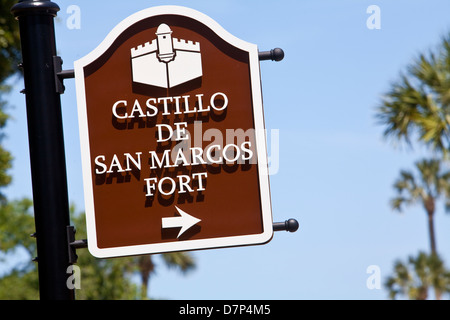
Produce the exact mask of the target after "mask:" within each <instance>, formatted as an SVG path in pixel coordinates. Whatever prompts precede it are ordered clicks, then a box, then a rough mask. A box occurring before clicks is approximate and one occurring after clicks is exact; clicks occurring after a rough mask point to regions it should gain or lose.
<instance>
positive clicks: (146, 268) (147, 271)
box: [136, 252, 195, 299]
mask: <svg viewBox="0 0 450 320" xmlns="http://www.w3.org/2000/svg"><path fill="white" fill-rule="evenodd" d="M152 257H153V255H144V256H140V257H137V262H136V264H137V267H138V270H139V274H140V276H141V281H142V282H141V298H142V299H146V298H147V294H148V284H149V280H150V276H151V275H152V274H153V273H155V264H154V262H153V259H152ZM161 257H162V259H163V261H164V262H165V264H166V266H167V267H169V268H175V269H178V270H179V271H181V272H182V273H186V272H188V271H190V270H192V269H194V268H195V261H194V260H193V258H192V256H191V255H190V254H189V253H187V252H171V253H163V254H161Z"/></svg>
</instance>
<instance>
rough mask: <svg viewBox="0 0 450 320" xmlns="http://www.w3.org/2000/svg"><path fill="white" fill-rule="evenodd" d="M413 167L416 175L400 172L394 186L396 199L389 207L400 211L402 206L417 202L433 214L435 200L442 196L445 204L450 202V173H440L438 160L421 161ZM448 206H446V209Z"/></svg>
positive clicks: (440, 165) (404, 171) (440, 167)
mask: <svg viewBox="0 0 450 320" xmlns="http://www.w3.org/2000/svg"><path fill="white" fill-rule="evenodd" d="M415 165H416V169H417V170H416V171H417V173H418V174H417V175H415V174H413V173H412V172H410V171H407V170H401V171H400V177H399V178H398V179H397V180H396V182H395V184H394V188H395V190H396V191H397V197H395V198H393V199H392V200H391V206H392V208H393V209H395V210H398V211H402V210H403V206H404V205H411V204H415V203H417V202H419V203H420V204H422V205H423V206H424V208H425V209H426V210H427V212H429V213H431V214H433V213H434V210H435V201H436V200H437V199H439V198H440V197H442V196H443V197H444V198H445V199H446V201H447V203H448V202H449V201H450V198H449V197H450V171H444V172H442V164H441V161H440V160H438V159H430V160H428V159H423V160H421V161H418V162H416V164H415ZM449 205H450V203H448V205H446V209H447V208H449Z"/></svg>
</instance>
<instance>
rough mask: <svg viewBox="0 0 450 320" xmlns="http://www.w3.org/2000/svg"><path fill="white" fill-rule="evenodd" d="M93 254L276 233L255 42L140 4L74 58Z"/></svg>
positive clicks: (246, 240)
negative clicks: (139, 8)
mask: <svg viewBox="0 0 450 320" xmlns="http://www.w3.org/2000/svg"><path fill="white" fill-rule="evenodd" d="M75 78H76V79H75V80H76V87H77V101H78V116H79V127H80V141H81V150H82V152H81V153H82V166H83V183H84V192H85V207H86V224H87V231H88V246H89V251H90V252H91V253H92V254H93V255H94V256H97V257H116V256H126V255H138V254H151V253H161V252H170V251H180V250H194V249H207V248H219V247H228V246H239V245H252V244H262V243H266V242H268V241H269V240H270V239H271V238H272V235H273V228H272V213H271V204H270V192H269V180H268V167H267V152H266V142H265V132H264V116H263V106H262V94H261V83H260V82H261V78H260V71H259V59H258V48H257V46H256V45H254V44H250V43H248V42H245V41H243V40H240V39H238V38H236V37H234V36H232V35H231V34H230V33H228V32H227V31H225V30H224V29H223V28H222V27H221V26H220V25H219V24H217V23H216V22H215V21H213V20H212V19H211V18H209V17H207V16H206V15H204V14H202V13H200V12H198V11H195V10H192V9H188V8H185V7H178V6H161V7H155V8H150V9H146V10H142V11H140V12H138V13H136V14H134V15H132V16H130V17H128V18H127V19H125V20H123V21H122V22H121V23H119V25H117V26H116V27H115V28H114V29H113V30H112V31H111V32H110V33H109V34H108V36H107V37H106V39H105V40H104V41H103V42H102V43H101V44H100V45H99V46H98V47H97V48H96V49H95V50H94V51H92V52H91V53H89V54H88V55H86V56H85V57H83V58H81V59H79V60H78V61H76V62H75Z"/></svg>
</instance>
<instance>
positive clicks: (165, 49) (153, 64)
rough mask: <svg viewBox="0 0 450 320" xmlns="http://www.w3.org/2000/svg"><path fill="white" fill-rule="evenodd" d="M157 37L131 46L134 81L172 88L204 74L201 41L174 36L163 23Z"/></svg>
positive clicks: (157, 31)
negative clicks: (135, 46) (136, 45)
mask: <svg viewBox="0 0 450 320" xmlns="http://www.w3.org/2000/svg"><path fill="white" fill-rule="evenodd" d="M156 36H157V38H156V39H154V40H153V41H152V42H146V43H145V44H143V45H140V46H138V47H137V48H132V49H131V68H132V75H133V82H137V83H142V84H147V85H151V86H156V87H161V88H172V87H175V86H177V85H180V84H183V83H185V82H188V81H191V80H194V79H197V78H199V77H201V76H202V75H203V71H202V59H201V53H200V43H199V42H192V41H186V40H183V39H177V38H172V30H171V29H170V27H169V26H168V25H167V24H165V23H162V24H160V25H159V27H158V29H157V30H156Z"/></svg>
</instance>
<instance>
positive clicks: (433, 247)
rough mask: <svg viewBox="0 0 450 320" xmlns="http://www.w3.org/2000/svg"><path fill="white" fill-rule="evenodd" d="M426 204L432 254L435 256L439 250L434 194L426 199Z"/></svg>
mask: <svg viewBox="0 0 450 320" xmlns="http://www.w3.org/2000/svg"><path fill="white" fill-rule="evenodd" d="M424 204H425V210H426V211H427V216H428V234H429V236H430V246H431V254H432V255H434V256H435V255H436V254H437V250H436V236H435V234H434V209H435V203H434V198H433V197H432V196H429V197H428V198H427V199H426V200H425V203H424Z"/></svg>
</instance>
